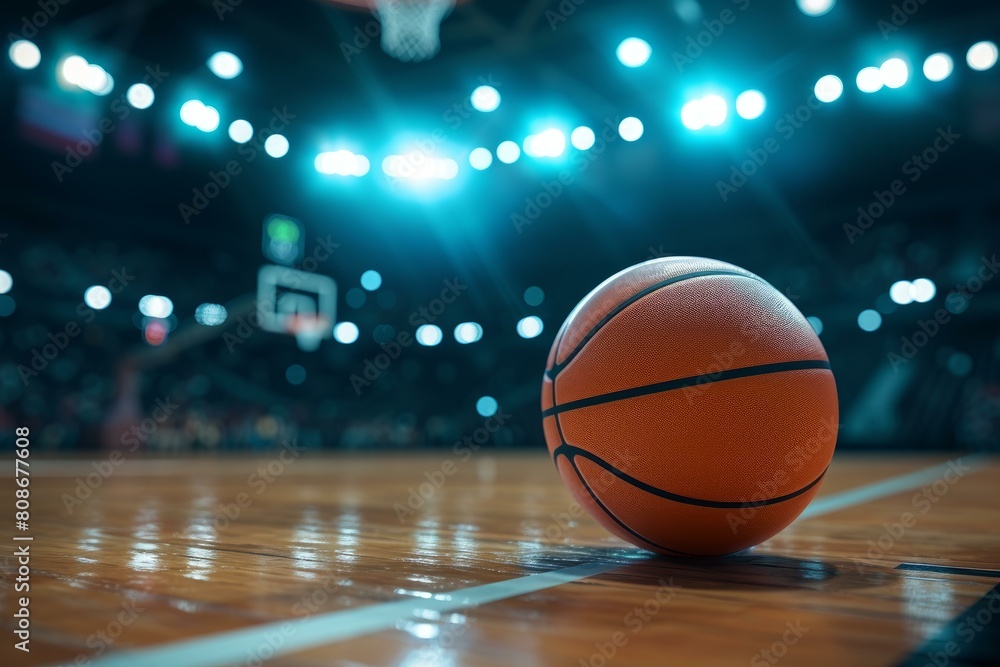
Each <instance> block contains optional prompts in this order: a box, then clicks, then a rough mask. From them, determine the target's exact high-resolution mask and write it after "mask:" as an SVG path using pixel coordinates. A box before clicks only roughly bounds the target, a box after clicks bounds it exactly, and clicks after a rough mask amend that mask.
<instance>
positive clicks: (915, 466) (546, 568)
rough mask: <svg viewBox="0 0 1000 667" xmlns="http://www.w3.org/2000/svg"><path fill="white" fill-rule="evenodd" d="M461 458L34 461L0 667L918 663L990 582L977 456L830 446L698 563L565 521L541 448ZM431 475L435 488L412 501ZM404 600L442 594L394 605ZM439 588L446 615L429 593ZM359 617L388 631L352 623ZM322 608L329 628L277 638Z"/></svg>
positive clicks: (8, 561) (996, 576) (995, 551)
mask: <svg viewBox="0 0 1000 667" xmlns="http://www.w3.org/2000/svg"><path fill="white" fill-rule="evenodd" d="M449 454H450V453H447V452H446V453H443V454H442V453H431V454H422V455H419V456H411V457H404V456H383V455H379V456H374V455H372V456H355V457H346V456H343V457H319V456H315V455H311V454H302V455H296V456H294V457H293V456H290V455H287V456H285V462H280V460H279V459H278V458H271V459H260V460H257V459H253V460H251V459H247V458H231V459H218V458H214V459H195V460H168V461H152V460H142V459H137V458H134V457H133V458H128V457H127V455H126V458H125V460H124V461H123V462H122V463H121V464H120V465H118V466H117V467H116V468H115V469H114V472H113V473H112V474H111V475H110V476H109V477H107V478H106V479H105V478H103V477H101V476H100V475H98V474H96V473H95V467H94V462H93V461H91V460H85V461H54V460H50V461H34V462H33V467H32V478H31V479H32V482H31V484H32V486H31V498H32V507H31V524H30V528H29V530H28V531H26V532H25V533H23V534H24V535H30V536H31V537H32V538H33V540H32V541H31V542H30V543H29V544H30V553H31V561H30V567H31V574H30V587H31V588H30V593H29V594H30V613H31V643H30V648H31V652H30V653H22V652H20V651H16V650H14V649H13V644H14V642H15V641H17V639H16V638H14V636H13V634H12V630H13V629H14V622H13V619H12V610H13V609H14V601H15V600H16V599H17V598H18V597H19V596H21V595H24V593H16V592H15V591H14V590H13V586H14V583H15V579H16V577H17V567H18V564H17V563H16V562H15V559H14V558H13V557H12V556H11V554H12V553H13V548H5V549H4V551H3V552H2V553H0V564H2V565H3V582H2V584H0V590H2V596H3V599H4V614H3V623H4V625H5V626H6V629H5V632H4V640H3V647H2V648H0V664H3V665H47V664H61V665H70V664H75V665H95V666H99V665H101V664H103V661H106V660H108V659H109V658H113V657H114V656H116V655H122V653H121V652H125V651H134V650H142V649H147V650H148V652H146V653H136V654H134V656H135V657H134V658H130V659H128V660H126V661H125V664H129V663H130V664H134V665H135V666H136V667H144V666H145V665H158V664H171V661H172V660H174V659H173V658H170V659H168V658H162V659H160V661H159V662H158V661H157V651H158V650H162V647H164V646H171V645H173V643H174V642H177V641H178V640H190V639H193V638H202V639H207V640H209V641H210V642H211V643H210V644H206V645H205V646H204V647H202V646H201V645H199V647H198V650H197V651H196V653H197V654H198V656H199V660H201V662H197V664H210V663H211V661H212V660H219V662H218V664H221V665H247V666H248V667H254V666H255V665H258V664H261V662H262V661H261V660H260V658H261V657H264V658H267V657H269V656H271V659H270V660H266V661H263V662H264V664H275V665H292V666H296V667H298V666H301V667H305V666H307V665H316V666H319V665H323V666H330V665H343V666H345V667H346V666H357V665H399V666H403V667H430V666H435V667H437V666H442V667H452V666H458V665H503V666H505V667H506V666H511V667H531V666H535V665H539V666H541V665H546V666H547V665H560V666H562V665H566V666H570V667H573V666H579V665H582V666H584V667H586V666H588V665H589V666H591V667H602V666H604V665H622V666H625V665H655V666H660V665H747V664H749V665H752V666H754V667H756V666H758V665H774V664H778V663H779V662H780V664H782V665H810V666H825V665H831V666H833V665H836V666H837V667H842V666H844V665H852V666H855V665H857V666H864V665H895V664H900V663H901V662H903V661H905V660H907V659H908V657H909V658H910V659H913V656H914V654H917V657H918V658H921V662H920V663H919V664H924V663H925V662H929V659H923V658H922V657H921V656H920V655H919V651H921V647H923V646H925V645H926V644H925V643H926V642H927V641H929V640H931V639H933V638H934V637H935V636H936V635H939V633H941V632H942V630H943V629H945V628H946V626H948V624H949V623H952V622H954V621H955V620H956V619H957V618H959V617H960V616H961V615H962V614H963V612H964V611H965V610H966V609H968V608H970V607H971V606H973V605H975V604H977V602H981V601H982V599H983V598H984V596H986V595H987V594H988V593H990V591H991V589H993V587H994V586H996V585H997V584H998V583H1000V534H998V532H1000V531H998V527H1000V460H997V459H975V460H973V459H963V461H965V463H963V464H962V465H968V467H969V468H970V469H969V470H968V471H967V472H963V474H962V476H961V477H957V478H956V476H955V475H954V474H952V475H951V476H950V479H951V481H945V478H944V477H943V476H941V477H940V479H938V478H936V477H934V475H938V474H939V473H940V474H943V473H942V471H943V470H944V469H943V468H942V469H939V470H938V471H937V472H936V473H935V472H934V471H933V470H932V471H930V473H929V474H930V475H931V477H927V476H926V475H925V476H924V477H923V478H922V477H921V475H919V474H918V475H910V476H909V477H905V475H907V474H909V473H915V472H917V471H925V470H926V469H928V468H929V467H931V466H937V465H939V464H941V463H942V462H944V461H945V460H946V458H945V457H943V456H938V457H922V458H915V457H895V458H889V457H870V456H847V455H844V456H838V457H837V458H836V459H835V462H834V465H833V466H832V468H831V470H830V472H829V474H828V476H827V479H826V480H825V482H824V485H823V487H822V490H821V492H820V495H819V497H818V498H817V499H816V500H815V501H814V503H813V506H811V508H810V510H809V512H811V514H810V515H806V516H805V517H804V518H801V519H800V520H799V521H797V522H796V523H795V524H794V525H793V526H791V527H790V528H789V529H787V530H786V531H784V532H783V533H781V534H780V535H779V536H777V537H776V538H774V539H772V540H770V541H768V542H767V543H765V544H763V545H761V546H760V547H757V548H756V549H753V550H751V551H750V552H746V553H744V554H741V555H737V556H733V557H729V558H726V559H718V560H712V561H700V560H671V559H665V558H660V557H654V556H652V555H650V554H648V553H645V552H641V551H638V550H636V549H633V548H631V547H629V546H628V545H626V544H624V543H623V542H621V541H619V540H617V539H616V538H613V537H611V536H610V535H609V534H607V533H606V532H605V531H604V530H603V529H602V528H600V526H598V525H597V523H596V522H595V521H593V520H591V519H590V518H589V517H586V516H583V517H581V518H579V519H575V520H573V521H572V523H565V521H564V520H560V519H559V516H560V515H562V514H564V513H566V512H567V510H568V509H569V504H570V496H569V494H568V493H567V491H566V490H565V489H564V488H563V487H562V485H561V483H560V481H559V479H558V477H557V475H556V472H555V470H554V467H553V466H552V464H551V462H550V461H549V460H548V459H547V457H546V456H545V455H544V454H543V453H540V454H538V455H490V454H486V453H483V452H480V453H477V454H476V455H475V456H473V457H471V458H470V459H469V460H468V461H462V460H461V457H456V456H450V455H449ZM104 460H107V459H104ZM446 461H450V463H451V464H453V465H454V469H452V468H451V467H450V465H449V466H448V467H444V464H445V462H446ZM970 461H972V462H973V463H974V465H970V464H969V462H970ZM98 466H100V460H98ZM268 467H270V472H268ZM442 469H444V470H445V471H446V472H447V471H451V473H452V474H450V475H448V474H442V475H441V476H438V475H437V471H441V470H442ZM92 473H93V474H92ZM88 474H90V479H89V482H88V479H87V476H88ZM901 476H904V477H901ZM435 479H436V480H437V481H439V482H440V481H442V479H443V484H441V486H440V488H439V489H438V488H434V489H433V492H429V491H430V489H431V488H432V487H431V482H430V481H429V480H435ZM886 480H890V481H889V482H886ZM935 480H936V481H935ZM8 482H9V479H8V480H4V482H3V486H2V489H0V490H2V492H3V493H2V495H3V497H5V498H12V497H13V488H12V486H10V485H9V484H8ZM422 483H426V484H427V486H425V487H424V488H423V491H424V492H425V494H426V495H428V496H429V499H426V500H424V499H422V498H419V496H418V495H412V496H411V489H412V490H413V491H414V492H415V494H419V492H420V490H421V489H420V485H421V484H422ZM922 489H930V491H929V492H927V491H925V494H926V495H925V496H924V500H920V499H919V496H918V494H920V493H921V490H922ZM932 501H933V502H932ZM408 503H409V504H408ZM925 507H926V509H925ZM906 513H909V515H910V516H911V518H912V520H910V519H906V522H907V523H909V524H910V525H908V526H902V524H900V525H901V526H902V529H900V528H895V527H894V526H893V524H894V523H897V522H901V521H902V520H903V518H904V515H905V514H906ZM563 519H565V517H563ZM887 525H888V527H887ZM11 544H15V545H16V544H23V543H13V542H12V543H11ZM903 563H911V564H929V565H932V566H935V567H932V568H930V569H927V570H920V569H912V566H904V567H903V568H900V567H899V566H900V564H903ZM580 564H585V567H586V564H597V565H598V567H597V569H598V570H600V571H599V572H598V573H596V574H593V575H592V576H580V577H577V578H575V579H572V580H567V581H566V582H565V583H558V584H552V585H547V586H546V587H543V588H541V589H539V590H536V591H534V592H528V593H525V594H520V595H518V594H515V593H516V591H514V589H511V590H512V592H511V594H510V595H506V594H504V595H501V597H500V599H495V600H491V601H488V602H477V601H476V597H475V596H476V595H478V593H477V592H475V591H478V590H480V589H475V587H477V586H480V585H483V584H490V583H494V582H508V581H511V580H521V579H523V578H524V577H526V576H527V575H532V574H536V573H550V572H555V571H562V570H564V569H565V568H571V569H570V570H568V572H570V573H574V572H579V570H574V569H572V568H573V566H578V565H580ZM907 568H911V569H907ZM955 568H969V569H967V570H963V569H955ZM991 570H992V571H995V572H990V571H991ZM531 581H538V580H531ZM506 585H507V584H502V585H501V586H506ZM465 589H474V592H473V593H469V595H470V597H468V598H467V599H466V598H463V597H462V596H457V597H458V598H461V599H455V598H453V597H451V596H449V595H448V593H449V592H453V591H459V590H465ZM489 590H493V589H489ZM494 597H495V596H494ZM407 600H408V601H412V602H417V603H421V601H427V603H428V605H429V606H428V608H427V609H421V608H419V604H418V607H417V608H403V607H400V606H399V605H392V604H387V603H392V602H398V601H407ZM441 600H446V601H448V602H446V603H442V604H448V605H451V607H450V608H447V609H445V611H441V610H440V609H443V608H444V607H441V608H439V609H437V610H435V609H434V608H431V606H430V603H431V601H438V602H440V601H441ZM449 600H450V601H449ZM465 602H469V604H464V603H465ZM364 608H370V611H372V610H373V611H374V612H375V613H374V614H370V615H369V616H366V618H369V620H370V617H376V618H375V623H376V625H377V626H378V627H376V628H375V629H374V631H369V630H365V629H364V627H363V624H362V626H358V627H355V625H352V624H354V623H355V621H356V618H357V617H356V616H351V615H350V614H351V613H354V612H356V611H357V610H361V609H364ZM401 610H402V611H401ZM997 610H998V611H1000V607H998V609H997ZM310 619H311V620H313V621H318V623H313V625H311V626H310V632H314V631H315V632H318V633H320V635H321V636H320V639H318V640H316V639H314V640H313V641H312V643H311V644H310V648H306V649H304V650H295V651H292V652H289V653H282V647H283V646H286V642H285V639H284V637H287V638H289V640H291V639H292V638H295V637H298V638H301V637H302V635H304V634H305V632H304V631H303V632H299V633H298V634H297V635H296V628H305V627H306V626H305V625H297V624H300V623H303V624H304V623H305V622H306V621H308V620H310ZM282 622H285V625H286V626H287V627H286V629H285V630H284V631H281V630H278V628H280V627H281V625H280V624H281V623H282ZM379 624H381V625H379ZM998 625H1000V623H998ZM246 628H260V629H261V632H260V635H259V641H256V642H255V641H253V640H252V639H251V640H246V636H243V639H242V640H241V642H242V644H243V646H241V654H240V655H239V656H238V657H234V656H233V655H232V651H231V650H230V654H228V655H227V654H226V653H225V643H226V642H225V640H226V637H227V636H229V634H228V633H231V632H233V631H236V630H239V629H246ZM351 628H354V629H351ZM359 628H360V629H359ZM276 632H277V633H278V634H275V633H276ZM323 632H329V633H331V634H329V635H327V636H328V637H330V639H329V641H325V640H324V639H323V638H322V633H323ZM338 633H340V634H338ZM216 643H217V644H218V646H216ZM978 645H979V646H981V643H980V644H978ZM970 646H971V644H970ZM274 647H277V655H274V656H272V654H271V653H270V652H269V651H270V650H271V649H272V648H274ZM963 648H964V645H960V646H958V649H959V652H961V650H962V649H963ZM217 649H218V651H219V652H218V654H216V653H215V651H216V650H217ZM125 655H130V656H131V655H133V654H125ZM994 657H997V656H994ZM961 658H962V656H961V655H957V656H955V657H953V658H949V663H948V664H950V665H958V664H965V663H962V662H961ZM998 661H1000V658H998ZM116 664H117V663H116ZM174 664H177V665H178V667H184V665H186V664H196V663H193V662H192V663H188V662H185V661H181V662H176V663H174ZM930 664H934V663H933V662H931V663H930ZM982 664H990V663H988V662H984V663H982ZM992 664H998V662H993V663H992Z"/></svg>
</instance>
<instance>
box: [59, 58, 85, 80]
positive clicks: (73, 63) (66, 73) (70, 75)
mask: <svg viewBox="0 0 1000 667" xmlns="http://www.w3.org/2000/svg"><path fill="white" fill-rule="evenodd" d="M89 66H90V65H89V63H87V61H86V59H85V58H83V57H82V56H67V57H66V58H64V59H63V61H62V65H60V67H59V71H60V73H61V74H62V78H63V79H65V80H66V82H67V83H72V84H76V85H77V86H79V85H80V83H81V82H82V81H83V79H84V77H86V75H87V68H88V67H89Z"/></svg>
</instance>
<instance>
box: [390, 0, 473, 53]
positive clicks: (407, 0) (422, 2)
mask: <svg viewBox="0 0 1000 667" xmlns="http://www.w3.org/2000/svg"><path fill="white" fill-rule="evenodd" d="M454 6H455V0H375V16H377V17H378V20H379V23H381V24H382V50H383V51H385V52H386V53H388V54H389V55H390V56H392V57H393V58H396V59H398V60H402V61H404V62H410V61H420V60H427V59H429V58H433V57H434V56H435V55H437V52H438V51H439V50H440V49H441V36H440V35H441V21H443V20H444V18H445V17H446V16H448V14H450V13H451V10H452V8H453V7H454Z"/></svg>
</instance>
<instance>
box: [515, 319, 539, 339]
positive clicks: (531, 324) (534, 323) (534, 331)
mask: <svg viewBox="0 0 1000 667" xmlns="http://www.w3.org/2000/svg"><path fill="white" fill-rule="evenodd" d="M543 329H545V325H544V323H543V322H542V318H540V317H538V316H536V315H529V316H528V317H525V318H522V319H521V320H520V321H518V323H517V335H518V336H520V337H521V338H536V337H538V336H539V335H541V333H542V330H543Z"/></svg>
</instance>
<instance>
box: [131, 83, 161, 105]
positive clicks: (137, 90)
mask: <svg viewBox="0 0 1000 667" xmlns="http://www.w3.org/2000/svg"><path fill="white" fill-rule="evenodd" d="M125 99H126V100H128V103H129V104H131V105H132V106H133V107H135V108H136V109H148V108H149V107H151V106H153V100H155V99H156V94H155V93H154V92H153V89H152V88H150V87H149V86H148V85H146V84H145V83H133V84H132V85H131V86H129V88H128V90H127V91H125Z"/></svg>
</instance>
